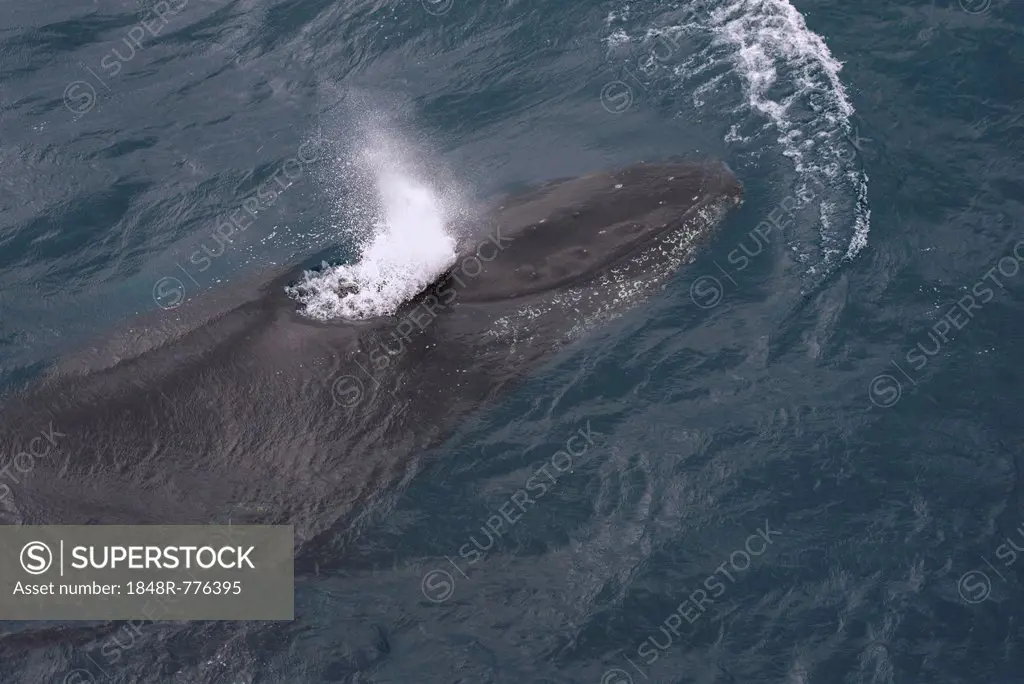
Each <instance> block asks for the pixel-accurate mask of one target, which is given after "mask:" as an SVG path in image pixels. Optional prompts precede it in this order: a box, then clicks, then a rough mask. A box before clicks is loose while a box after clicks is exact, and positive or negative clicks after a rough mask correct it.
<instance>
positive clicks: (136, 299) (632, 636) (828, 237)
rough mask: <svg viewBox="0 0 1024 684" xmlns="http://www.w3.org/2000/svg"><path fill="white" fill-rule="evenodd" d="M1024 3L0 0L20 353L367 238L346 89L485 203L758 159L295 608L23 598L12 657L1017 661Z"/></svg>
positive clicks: (350, 675) (121, 661)
mask: <svg viewBox="0 0 1024 684" xmlns="http://www.w3.org/2000/svg"><path fill="white" fill-rule="evenodd" d="M1022 34H1024V8H1022V6H1021V4H1020V3H1019V2H1014V1H1012V0H960V1H959V2H939V3H935V2H931V3H927V4H926V3H911V4H907V3H896V4H893V3H867V4H864V3H853V4H850V3H839V2H834V1H828V2H822V1H819V2H803V1H799V0H793V4H790V2H788V1H787V0H762V1H761V2H754V1H751V0H708V1H707V2H704V1H702V2H700V3H697V4H688V3H685V2H678V3H676V2H657V1H652V0H633V1H630V2H626V1H625V0H613V1H612V2H598V3H575V2H552V1H550V0H548V1H545V2H542V1H539V0H507V1H505V2H491V3H470V2H467V1H466V0H438V1H437V2H434V1H433V0H422V1H420V0H404V1H403V2H400V3H399V2H394V3H382V2H361V1H359V0H357V1H355V2H344V3H339V2H334V3H331V2H321V1H319V0H298V1H290V2H285V1H280V0H279V1H276V2H275V1H274V0H235V1H225V0H167V2H163V1H162V0H161V1H158V2H152V1H150V0H145V1H142V0H139V1H138V2H136V1H135V0H93V1H92V2H66V1H65V0H52V1H51V2H46V3H15V2H13V1H12V0H0V114H2V119H0V373H2V382H3V385H4V386H5V388H7V390H11V389H13V388H18V387H21V386H23V385H25V384H26V383H28V382H31V381H32V380H33V379H35V378H37V377H39V375H40V374H41V373H43V372H45V371H46V370H47V369H49V368H51V367H52V366H53V365H54V364H55V363H58V362H60V360H61V359H66V358H68V357H73V356H74V355H76V354H80V353H81V352H82V351H83V350H88V349H89V348H91V347H92V346H93V345H97V344H99V343H98V342H97V340H103V339H104V337H105V336H107V335H109V334H110V331H113V330H124V329H126V328H128V329H132V327H133V323H132V321H133V320H135V318H136V317H137V316H144V317H145V320H146V321H147V322H146V323H145V325H146V326H160V325H163V324H164V322H165V323H166V325H168V326H171V325H174V324H175V323H176V322H177V321H179V320H181V319H180V318H179V317H186V316H187V315H188V314H187V311H188V308H189V306H191V305H193V304H194V303H196V302H202V301H204V298H210V297H213V298H215V297H216V296H217V293H218V292H219V291H220V290H221V288H224V287H226V286H227V285H229V284H230V283H232V282H235V281H238V280H242V279H245V278H253V277H258V275H259V274H260V273H261V272H263V271H265V270H268V269H270V268H271V267H277V266H280V265H286V264H299V263H303V262H306V261H309V262H310V263H314V262H316V261H317V260H318V259H319V258H320V257H321V256H322V255H323V254H325V253H330V254H336V255H342V256H343V255H345V254H347V253H349V252H350V251H351V247H352V230H353V228H352V226H353V223H354V222H355V221H356V219H355V218H353V209H352V204H351V202H349V201H347V197H348V195H347V193H348V186H347V184H346V171H345V169H346V160H347V159H348V158H350V157H354V156H355V155H357V154H358V152H359V150H358V149H357V148H358V143H357V142H355V141H356V140H358V139H359V138H358V132H359V131H360V130H362V127H365V126H366V124H367V122H371V123H372V124H373V125H374V126H376V127H377V128H378V129H380V130H385V131H388V132H389V135H393V136H394V137H395V138H396V139H400V140H402V141H403V145H405V148H406V149H408V150H412V152H410V154H411V155H412V156H414V157H415V158H416V162H417V164H419V165H420V167H423V168H427V169H431V170H433V171H432V173H434V172H436V177H437V178H438V179H440V178H444V179H446V180H445V182H446V183H450V182H455V183H457V184H458V185H459V187H460V189H461V191H462V192H464V193H465V194H466V195H467V196H471V197H473V198H476V199H480V200H489V199H495V198H498V197H500V196H502V195H503V194H504V193H506V192H508V191H511V190H514V189H516V188H520V187H523V186H528V185H531V184H536V183H539V182H542V181H544V180H547V179H551V178H555V177H560V176H568V175H575V174H579V173H584V172H590V171H597V170H601V169H607V168H613V167H615V166H619V165H624V164H629V163H632V162H635V161H638V160H657V159H661V158H667V157H673V156H685V157H691V158H720V159H723V160H725V161H726V162H727V163H728V164H729V165H730V167H731V168H732V169H733V170H734V171H735V173H736V175H737V176H738V177H739V178H740V180H741V181H742V183H743V184H744V187H745V194H746V201H745V204H744V205H743V206H742V208H741V209H740V210H738V211H736V212H734V213H732V214H731V215H730V216H729V217H728V218H727V220H726V223H725V225H724V226H723V228H722V230H721V232H720V233H719V234H718V235H717V237H716V238H715V240H714V241H713V243H712V244H711V245H710V246H709V248H708V249H707V250H706V251H705V252H704V253H703V254H702V256H701V257H700V258H699V259H698V260H697V261H696V263H694V264H692V265H691V266H688V267H686V268H685V269H684V270H683V271H682V272H680V273H679V274H678V275H677V276H676V277H675V278H674V279H673V281H672V283H671V285H670V286H669V287H668V288H667V289H666V290H665V291H664V292H663V293H662V294H660V295H659V296H658V297H656V298H654V299H653V300H651V301H649V302H647V303H646V304H645V305H643V306H641V307H639V308H637V309H635V310H633V311H631V312H629V313H628V314H627V315H625V316H623V317H622V318H619V319H617V320H616V321H614V322H612V323H611V324H609V325H608V326H605V327H604V328H602V329H600V330H598V331H595V332H593V333H592V334H589V335H588V336H586V337H585V338H584V339H582V340H580V341H578V343H577V344H575V345H572V346H569V347H567V348H565V349H564V350H563V351H562V352H561V353H560V354H559V356H558V357H557V358H556V359H554V361H553V362H552V363H551V364H550V365H549V366H547V367H545V368H543V369H540V370H538V372H536V373H535V374H533V376H532V377H531V379H530V380H529V382H527V383H526V384H525V385H524V386H522V387H520V388H519V389H518V390H516V391H515V392H514V393H513V394H511V395H509V396H507V397H506V398H505V399H504V400H503V401H502V402H501V403H500V404H499V405H496V406H492V407H487V408H484V409H482V410H481V412H480V413H479V414H478V415H476V416H474V417H473V418H472V420H470V421H468V422H466V423H465V424H463V425H462V426H461V427H460V429H459V430H458V432H457V434H456V435H455V436H454V437H452V438H451V439H449V440H448V441H447V442H446V444H445V446H444V447H443V448H441V449H439V450H436V451H435V452H433V453H431V454H430V455H429V457H428V458H426V459H424V461H423V463H424V464H425V465H424V466H423V467H422V468H421V469H420V470H419V471H418V472H416V473H415V474H414V476H413V477H412V478H411V479H410V480H409V481H407V482H404V483H402V485H401V487H400V488H398V489H396V490H395V491H394V492H392V494H393V495H394V497H395V498H394V503H393V504H390V505H388V506H387V507H384V508H382V509H379V510H376V511H375V512H374V513H373V516H371V517H370V518H369V519H368V520H367V521H365V525H364V529H362V531H361V532H360V533H359V536H358V539H357V541H356V543H355V546H354V548H353V549H352V550H350V551H349V552H348V555H347V557H346V558H345V559H344V562H343V563H341V565H340V567H342V568H343V569H342V570H339V571H333V572H331V573H322V574H320V575H318V576H313V577H302V578H300V580H299V582H298V585H297V588H296V620H295V621H294V622H293V623H278V624H268V623H253V624H248V625H239V624H228V625H223V624H222V625H216V624H213V623H195V624H176V623H154V624H147V625H144V626H143V627H142V628H141V629H135V627H134V626H128V625H125V624H122V623H113V624H110V625H105V626H99V628H97V629H96V630H93V631H76V629H78V627H76V626H75V625H71V624H67V625H49V626H47V630H50V631H48V632H46V634H45V635H43V636H39V635H38V633H36V632H34V629H35V628H33V627H32V626H31V625H26V624H19V625H10V624H9V625H7V626H0V631H2V632H4V634H3V635H2V636H0V653H2V656H0V662H2V664H0V678H2V679H3V681H5V682H6V681H9V682H66V683H67V684H80V683H81V682H112V683H113V682H137V681H138V682H143V681H144V682H189V683H199V682H203V683H210V684H213V683H217V684H222V683H223V684H256V683H263V682H284V683H289V684H291V683H297V682H379V683H384V682H401V683H405V682H516V683H520V682H535V683H538V684H540V683H544V684H549V683H550V684H554V683H555V682H558V683H569V682H572V683H577V682H580V683H591V684H599V683H600V684H626V683H635V684H640V683H641V682H686V683H691V682H692V683H697V682H700V683H710V682H722V683H732V682H745V683H754V682H765V683H768V682H779V683H786V684H797V683H804V682H808V683H812V682H827V683H829V684H831V683H833V682H848V683H851V684H852V683H857V684H860V683H871V684H876V683H877V684H881V683H900V684H903V683H909V682H920V683H924V682H942V683H950V684H953V683H958V682H971V683H974V682H993V683H999V684H1002V683H1007V682H1022V681H1024V629H1022V624H1021V618H1022V616H1024V584H1022V575H1021V571H1022V570H1024V559H1022V560H1021V562H1018V553H1020V552H1021V550H1022V549H1024V506H1022V504H1024V502H1022V500H1021V487H1022V486H1024V483H1022V482H1021V474H1020V458H1021V453H1022V448H1021V436H1022V435H1021V430H1020V426H1018V425H1017V424H1016V421H1017V420H1019V419H1020V415H1021V414H1020V413H1019V412H1020V411H1021V410H1022V408H1024V406H1022V399H1021V393H1020V390H1019V383H1020V382H1021V380H1022V375H1021V372H1020V370H1019V369H1020V364H1019V361H1020V358H1021V344H1022V343H1024V339H1022V338H1024V333H1022V328H1021V326H1020V324H1019V317H1020V316H1021V314H1022V312H1024V275H1022V274H1021V273H1020V262H1021V260H1024V242H1019V241H1020V240H1024V207H1022V204H1021V199H1022V197H1024V169H1022V168H1021V159H1022V153H1024V137H1022V132H1024V85H1022V78H1021V74H1022V63H1024V56H1022V52H1021V47H1022V45H1024V41H1022ZM310 145H311V146H312V147H310ZM304 146H306V147H304ZM312 149H316V150H329V152H328V153H321V152H316V153H315V154H314V153H311V152H310V150H312ZM300 154H302V155H305V156H303V158H302V159H303V161H301V162H296V161H295V159H296V158H297V157H298V156H299V155H300ZM289 160H291V161H289ZM306 160H309V161H308V162H307V161H306ZM286 164H290V166H285V165H286ZM285 171H287V174H285V173H284V172H285ZM284 175H287V180H286V181H282V182H281V183H280V184H279V187H280V188H282V189H281V190H280V191H278V192H276V193H275V199H274V201H273V202H272V203H271V202H269V201H265V200H263V199H260V200H258V201H259V202H261V203H260V204H259V205H258V211H257V212H256V213H257V214H258V215H257V216H255V217H254V219H253V221H252V223H251V225H250V226H249V227H248V228H247V229H246V231H245V232H244V234H240V235H237V236H234V237H233V238H232V240H231V241H230V242H229V244H228V245H227V246H226V247H224V249H223V253H222V254H221V255H220V256H218V257H216V258H215V259H211V260H209V261H208V262H207V261H203V260H202V258H199V259H198V260H197V259H196V255H197V254H198V253H199V252H200V250H202V248H203V247H202V246H203V245H207V246H208V247H213V246H214V242H213V240H212V238H211V236H212V235H213V234H214V232H215V229H216V227H217V226H218V225H220V223H221V222H222V219H223V217H224V216H226V215H230V214H231V213H232V212H235V211H238V210H239V209H240V208H242V207H244V204H243V203H244V202H245V201H246V200H247V199H250V198H251V197H253V195H254V193H255V192H256V191H257V190H256V189H257V188H258V187H266V186H265V184H266V183H268V182H275V181H273V180H272V179H274V178H275V177H276V178H278V179H280V178H282V177H284ZM430 175H431V174H428V176H430ZM285 186H287V187H285ZM808 188H810V190H809V191H808V190H807V189H808ZM800 192H803V193H806V192H810V193H811V195H810V196H809V197H810V201H809V202H806V203H801V204H800V208H799V209H791V207H793V206H795V204H794V203H793V201H792V198H793V197H795V196H797V194H798V193H800ZM145 335H146V333H145V331H144V330H143V331H140V332H139V336H140V337H144V336H145ZM574 434H577V435H580V438H579V439H578V440H577V441H576V442H574V444H576V445H577V447H578V445H579V444H581V442H580V440H583V442H582V443H583V444H586V447H585V452H584V453H583V455H582V456H581V457H579V458H578V459H577V461H576V462H574V463H573V464H572V466H571V467H567V468H566V469H565V471H564V472H562V471H561V470H557V468H558V466H557V463H555V461H553V458H554V459H556V460H557V459H558V458H559V457H557V456H555V454H556V453H557V452H559V451H560V450H562V449H563V448H564V446H565V445H566V443H567V441H568V440H570V438H571V437H572V436H573V435H574ZM584 435H585V437H584ZM558 462H559V463H561V462H562V461H558ZM542 468H547V471H542V470H541V469H542ZM556 470H557V472H556ZM551 472H556V474H557V477H550V478H549V479H547V480H543V481H545V482H547V486H546V487H545V488H544V491H543V492H542V493H541V494H540V495H538V496H536V497H535V500H534V502H533V503H532V504H531V505H530V506H528V507H527V508H526V509H525V510H522V509H516V510H517V511H518V513H517V515H516V516H513V517H515V522H508V520H507V519H506V522H504V523H500V524H494V523H492V528H491V529H490V530H488V528H487V525H488V521H491V520H492V519H494V518H493V516H495V515H498V514H499V511H510V510H513V509H514V505H513V504H510V501H511V497H512V496H513V494H514V493H515V492H516V491H517V490H519V489H522V488H523V487H524V486H526V485H527V483H533V484H536V483H537V482H538V481H541V480H538V478H541V477H545V476H547V474H548V473H551ZM534 491H535V493H537V492H539V491H540V490H539V488H535V490H534ZM503 507H504V508H503ZM496 530H497V531H496ZM467 545H469V546H467ZM480 547H485V548H486V551H483V552H480V551H477V550H476V549H478V548H480ZM33 634H35V636H33ZM112 640H113V641H112Z"/></svg>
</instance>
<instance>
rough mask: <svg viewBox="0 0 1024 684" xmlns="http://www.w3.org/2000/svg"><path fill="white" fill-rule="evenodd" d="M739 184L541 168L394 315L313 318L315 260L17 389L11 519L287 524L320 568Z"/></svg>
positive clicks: (644, 171)
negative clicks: (206, 311) (308, 291)
mask: <svg viewBox="0 0 1024 684" xmlns="http://www.w3.org/2000/svg"><path fill="white" fill-rule="evenodd" d="M741 196H742V190H741V187H740V185H739V183H738V182H737V180H736V178H735V177H734V175H733V174H732V172H731V171H730V170H729V169H728V167H727V166H725V165H724V164H721V163H717V162H706V163H705V162H701V163H694V162H666V163H641V164H636V165H633V166H629V167H626V168H622V169H619V170H615V171H609V172H601V173H595V174H591V175H587V176H582V177H576V178H570V179H561V180H557V181H552V182H549V183H546V184H544V185H542V186H540V187H537V188H535V189H532V190H529V191H527V192H524V193H521V194H518V195H515V196H513V197H510V198H508V199H506V200H505V201H504V202H502V203H501V204H499V205H497V206H495V207H493V208H492V209H490V210H489V211H487V212H486V213H484V212H481V213H480V214H479V216H478V217H477V219H466V220H465V221H464V222H463V223H462V224H460V226H459V231H460V234H461V235H462V236H463V237H462V239H461V244H460V249H461V255H460V257H459V259H458V260H457V261H456V263H455V265H453V266H452V267H451V268H450V269H448V270H447V271H446V272H444V273H443V274H442V275H440V277H438V278H437V279H436V280H435V281H434V282H433V283H432V284H431V285H430V286H428V287H426V288H425V289H424V290H423V291H422V292H420V293H419V294H418V295H416V296H415V297H413V298H411V299H410V300H408V301H407V302H406V303H405V304H404V305H403V306H402V307H401V308H399V309H398V310H397V311H395V312H394V313H393V314H391V315H389V316H378V317H375V318H367V319H358V320H356V319H347V320H340V319H335V320H317V319H314V318H311V317H309V316H307V315H305V313H304V311H303V304H302V301H303V285H302V282H301V279H300V278H299V276H298V275H297V274H296V273H295V272H283V273H278V274H274V275H273V277H268V279H267V280H266V281H265V282H262V283H260V284H258V285H257V286H252V287H247V288H245V289H244V291H243V292H241V293H237V301H235V302H233V303H232V305H231V306H230V307H228V308H227V309H226V310H224V311H221V312H219V313H218V315H216V316H211V317H210V318H209V320H207V321H205V322H204V323H203V324H202V325H199V326H197V327H195V329H193V330H191V331H188V332H187V333H185V334H181V335H178V336H176V337H174V338H173V339H169V340H167V341H165V342H164V343H162V344H158V345H152V346H151V348H148V349H145V350H143V351H142V352H140V353H137V354H135V355H127V356H124V357H122V358H118V359H116V360H115V361H112V362H110V363H107V364H101V365H100V366H99V367H97V368H94V369H93V370H91V371H90V372H87V373H64V374H59V375H56V376H53V377H49V378H47V379H45V380H41V381H39V382H38V383H37V384H35V385H33V386H31V387H29V388H26V389H23V390H19V391H17V392H15V393H13V394H11V395H9V396H8V397H7V398H6V399H5V400H4V403H3V404H2V406H0V416H2V422H0V430H2V434H0V439H2V441H0V444H2V445H3V452H0V454H2V455H0V459H3V460H0V468H2V470H0V485H2V486H0V521H2V522H6V523H8V524H92V523H111V524H156V523H161V524H206V523H211V522H221V523H224V522H229V521H234V522H236V523H237V522H243V523H290V524H293V525H294V526H295V533H296V545H297V548H296V573H301V572H303V571H304V570H308V569H309V568H310V567H311V564H312V561H313V560H316V562H317V563H319V567H323V564H324V562H326V561H327V560H328V558H330V557H333V556H337V553H336V552H337V550H338V548H339V547H340V546H343V545H344V543H345V540H346V539H349V538H350V536H351V535H354V534H357V532H358V529H359V528H360V525H361V523H362V522H364V521H365V520H366V518H367V516H368V515H369V514H370V512H372V511H374V510H375V507H380V506H386V505H387V498H388V496H390V495H391V494H393V493H394V492H395V491H399V490H400V489H401V484H402V483H403V482H404V481H407V480H408V479H409V478H410V477H412V476H413V475H415V473H416V471H417V468H418V467H419V465H420V462H421V459H422V458H423V454H424V453H426V450H427V449H428V448H430V447H431V446H435V445H438V444H439V443H440V442H441V441H442V440H443V439H444V437H445V436H446V435H447V434H450V432H451V431H452V429H453V428H454V427H455V426H456V425H458V423H459V422H460V421H461V420H463V419H465V417H466V416H467V415H468V414H469V413H471V412H472V411H474V410H476V409H478V408H479V406H480V405H481V404H484V403H486V402H488V401H491V400H493V399H494V398H495V397H497V396H498V395H499V394H500V393H501V392H502V391H504V390H506V389H507V388H508V387H509V386H510V384H512V383H514V382H516V381H517V380H518V379H520V378H522V377H523V376H524V375H525V374H527V373H529V372H530V371H531V369H535V368H536V367H537V366H538V365H539V364H541V363H543V362H544V361H545V360H546V359H549V358H550V357H551V356H552V354H553V353H555V352H556V351H557V350H558V349H560V348H561V347H563V346H564V345H566V344H569V343H571V342H572V341H573V340H574V339H577V338H579V337H580V336H581V335H582V334H583V333H585V332H586V331H587V330H589V329H591V328H593V327H594V326H595V325H599V324H600V323H601V322H602V321H605V320H608V319H609V318H611V317H614V316H617V315H620V314H621V313H622V312H624V311H626V310H628V309H630V308H632V307H635V306H636V305H637V304H638V303H639V302H642V301H643V299H644V298H645V297H646V296H648V295H649V294H651V293H653V292H655V291H657V290H658V289H659V288H661V287H663V286H664V284H665V283H666V282H668V281H669V279H670V278H671V276H672V275H673V274H674V273H675V272H676V271H677V270H678V268H679V267H680V266H682V265H683V264H685V263H688V262H690V261H692V260H693V258H694V255H695V254H696V252H697V250H698V249H699V248H700V246H701V245H702V244H703V243H705V242H706V241H707V240H708V239H709V238H710V237H711V235H713V233H714V229H715V226H716V225H717V224H718V223H719V221H720V219H721V218H722V216H723V215H724V213H725V212H726V211H728V210H729V209H730V208H731V207H733V206H735V205H736V204H738V203H739V202H740V200H741ZM164 315H168V314H164ZM318 549H319V551H318ZM332 549H333V552H332V553H329V552H328V551H329V550H332Z"/></svg>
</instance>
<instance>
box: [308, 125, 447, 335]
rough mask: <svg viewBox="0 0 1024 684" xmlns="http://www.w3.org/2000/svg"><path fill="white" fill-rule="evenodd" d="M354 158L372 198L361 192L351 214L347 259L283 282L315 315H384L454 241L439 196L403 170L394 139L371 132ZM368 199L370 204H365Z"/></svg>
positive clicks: (427, 279) (442, 260)
mask: <svg viewBox="0 0 1024 684" xmlns="http://www.w3.org/2000/svg"><path fill="white" fill-rule="evenodd" d="M375 143H376V144H374V145H373V146H371V147H370V148H368V149H366V150H364V152H363V154H362V158H361V160H360V162H361V164H362V165H363V167H364V168H365V169H366V170H367V171H369V172H370V175H371V176H372V178H373V181H374V182H373V188H372V190H371V191H372V192H374V193H375V195H376V197H375V198H373V199H374V201H368V200H366V198H363V200H362V201H357V202H356V204H358V205H360V206H359V210H358V211H354V212H353V213H354V214H355V215H356V220H357V221H360V220H361V221H363V222H364V223H369V225H362V226H360V225H356V226H354V228H355V233H356V235H355V240H356V244H357V248H358V251H359V256H358V259H357V260H356V261H355V263H351V264H342V265H336V266H328V265H326V264H325V265H324V266H323V268H322V270H320V271H307V272H306V273H305V274H304V277H303V279H302V280H301V281H300V282H299V283H297V284H296V285H295V286H293V287H290V288H288V291H289V294H290V295H292V296H293V297H294V298H295V299H297V300H298V301H299V302H300V303H302V304H303V305H304V313H305V314H306V315H307V316H310V317H312V318H317V319H321V320H327V319H333V318H371V317H374V316H385V315H388V314H391V313H394V311H395V310H396V309H397V308H398V307H399V306H400V305H401V304H402V303H403V302H405V301H407V300H408V299H410V298H411V297H413V296H415V295H416V294H418V293H419V292H421V291H422V290H423V289H425V288H426V287H427V286H428V285H430V283H432V282H433V281H434V280H436V279H437V277H438V276H440V275H441V274H442V273H444V272H445V271H446V270H448V269H449V268H450V267H451V266H452V265H453V264H454V263H455V258H456V252H455V250H456V240H455V239H454V238H453V237H452V236H451V235H450V234H449V233H448V230H447V226H446V222H447V217H448V213H447V212H446V208H445V202H443V201H442V199H441V197H440V196H439V194H438V193H437V191H436V190H435V189H434V188H432V187H431V186H430V185H429V184H428V183H426V182H425V181H423V180H422V179H420V178H418V177H416V176H415V175H414V173H413V172H412V171H410V170H409V168H410V166H411V165H410V164H408V163H406V161H405V160H404V159H403V156H404V155H403V151H402V150H400V149H399V146H396V145H395V144H394V141H387V140H381V139H378V140H377V141H375ZM367 205H373V206H375V207H376V210H375V211H373V210H369V211H368V210H367V209H366V206H367Z"/></svg>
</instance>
